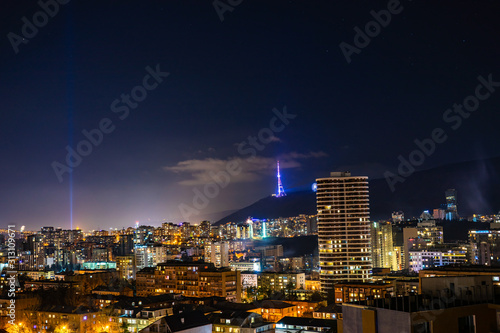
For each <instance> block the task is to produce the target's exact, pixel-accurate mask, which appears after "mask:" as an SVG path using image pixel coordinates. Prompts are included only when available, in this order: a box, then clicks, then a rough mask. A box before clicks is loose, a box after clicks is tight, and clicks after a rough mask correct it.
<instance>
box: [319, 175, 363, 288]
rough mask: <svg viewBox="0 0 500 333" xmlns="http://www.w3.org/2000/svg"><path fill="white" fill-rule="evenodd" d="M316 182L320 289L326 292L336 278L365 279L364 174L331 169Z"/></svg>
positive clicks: (346, 279)
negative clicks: (325, 176) (354, 174)
mask: <svg viewBox="0 0 500 333" xmlns="http://www.w3.org/2000/svg"><path fill="white" fill-rule="evenodd" d="M316 182H317V184H318V185H317V192H316V202H317V209H318V243H319V264H320V280H321V291H322V292H323V293H327V292H328V291H329V290H330V289H332V288H333V284H334V283H335V282H337V281H369V280H370V279H371V270H372V258H371V246H370V228H371V226H370V207H369V192H368V177H364V176H351V173H350V172H332V173H331V174H330V177H328V178H319V179H317V180H316Z"/></svg>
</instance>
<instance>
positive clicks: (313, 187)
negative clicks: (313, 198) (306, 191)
mask: <svg viewBox="0 0 500 333" xmlns="http://www.w3.org/2000/svg"><path fill="white" fill-rule="evenodd" d="M311 189H312V191H313V192H316V191H317V190H318V184H317V183H313V184H312V186H311Z"/></svg>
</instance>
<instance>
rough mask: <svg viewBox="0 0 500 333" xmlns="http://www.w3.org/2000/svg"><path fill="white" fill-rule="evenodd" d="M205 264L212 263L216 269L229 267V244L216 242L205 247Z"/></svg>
mask: <svg viewBox="0 0 500 333" xmlns="http://www.w3.org/2000/svg"><path fill="white" fill-rule="evenodd" d="M205 262H211V263H213V264H214V265H215V267H227V266H229V243H227V242H216V243H212V244H209V245H205Z"/></svg>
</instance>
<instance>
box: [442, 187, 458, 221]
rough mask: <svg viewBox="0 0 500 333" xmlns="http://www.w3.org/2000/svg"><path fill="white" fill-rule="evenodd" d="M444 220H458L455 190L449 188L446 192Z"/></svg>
mask: <svg viewBox="0 0 500 333" xmlns="http://www.w3.org/2000/svg"><path fill="white" fill-rule="evenodd" d="M445 195H446V219H447V220H456V219H458V210H457V190H455V189H453V188H451V189H448V190H446V192H445Z"/></svg>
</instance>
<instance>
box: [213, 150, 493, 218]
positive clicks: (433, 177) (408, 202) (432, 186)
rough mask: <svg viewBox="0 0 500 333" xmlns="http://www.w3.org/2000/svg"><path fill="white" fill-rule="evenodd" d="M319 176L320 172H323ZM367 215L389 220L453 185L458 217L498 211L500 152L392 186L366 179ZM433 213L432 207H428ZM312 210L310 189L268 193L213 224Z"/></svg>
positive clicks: (409, 213) (437, 201)
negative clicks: (367, 186)
mask: <svg viewBox="0 0 500 333" xmlns="http://www.w3.org/2000/svg"><path fill="white" fill-rule="evenodd" d="M319 177H324V175H321V176H319ZM369 188H370V215H371V218H372V219H374V220H378V219H389V218H390V216H391V213H392V212H393V211H399V210H401V211H403V212H404V213H405V216H406V217H407V218H409V217H415V216H419V215H420V213H422V211H424V210H432V209H434V208H439V207H440V206H441V205H442V204H444V203H445V195H444V192H445V191H446V190H447V189H449V188H455V189H456V190H457V198H458V200H457V202H458V204H457V206H458V212H459V214H460V215H461V216H469V215H472V214H474V213H480V214H494V213H497V212H498V211H499V210H500V156H499V157H493V158H487V159H481V160H473V161H464V162H458V163H453V164H448V165H443V166H438V167H435V168H432V169H426V170H421V171H415V172H414V173H413V174H411V175H410V176H408V177H407V178H405V181H404V182H402V183H397V184H396V185H395V191H391V189H390V187H389V185H388V183H387V181H386V180H385V179H384V178H379V179H373V180H369ZM431 213H432V212H431ZM300 214H307V215H314V214H316V195H315V193H314V192H313V191H312V190H310V191H298V192H289V193H288V194H287V196H285V197H281V198H276V197H273V196H268V197H265V198H262V199H260V200H258V201H256V202H254V203H253V204H251V205H249V206H247V207H244V208H242V209H239V210H237V211H235V212H234V213H232V214H229V215H227V216H226V217H224V218H222V219H220V220H218V221H217V222H215V223H214V225H220V224H224V223H227V222H237V223H239V222H243V221H245V220H246V219H247V218H248V217H249V216H251V217H254V218H261V219H263V218H279V217H290V216H297V215H300Z"/></svg>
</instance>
